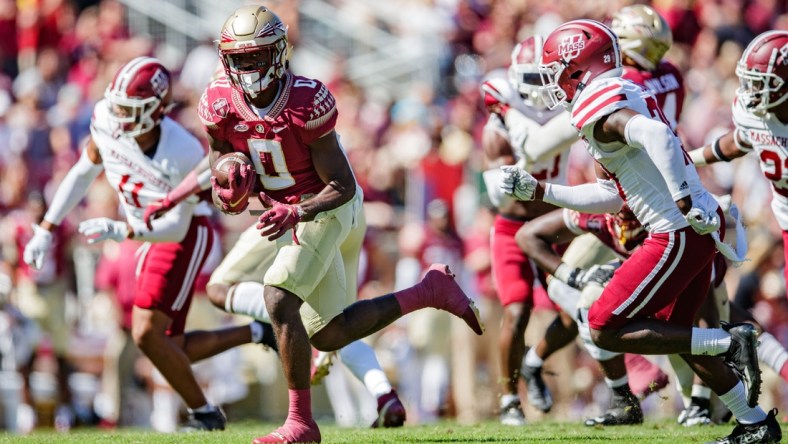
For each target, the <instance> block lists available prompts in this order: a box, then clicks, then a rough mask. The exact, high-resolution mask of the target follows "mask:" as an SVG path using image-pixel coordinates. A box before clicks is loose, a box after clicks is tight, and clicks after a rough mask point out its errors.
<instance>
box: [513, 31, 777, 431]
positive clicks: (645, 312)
mask: <svg viewBox="0 0 788 444" xmlns="http://www.w3.org/2000/svg"><path fill="white" fill-rule="evenodd" d="M540 71H541V73H542V77H543V83H544V86H543V87H542V92H543V93H544V96H545V98H546V100H547V101H548V104H549V105H550V106H552V107H556V106H559V105H563V106H565V107H566V108H567V109H568V110H569V111H570V112H571V115H572V125H573V126H574V127H575V128H576V129H577V130H578V131H580V133H581V136H582V137H583V139H584V141H585V142H586V148H587V149H588V151H589V153H590V154H591V155H592V156H593V157H594V159H595V160H596V162H597V176H598V178H599V179H598V181H597V183H595V184H584V185H579V186H574V187H566V186H561V185H556V184H550V183H544V184H541V183H539V182H538V181H537V180H536V179H535V178H534V177H533V176H532V175H530V174H529V173H527V172H526V171H524V170H523V169H521V168H518V167H503V169H504V173H505V174H504V176H503V178H502V180H501V183H500V186H501V188H502V190H503V191H504V192H505V193H506V194H509V195H511V196H514V197H516V198H518V199H521V200H543V201H545V202H548V203H553V204H555V205H558V206H562V207H565V208H570V209H575V210H578V211H583V212H590V213H610V212H616V211H618V210H619V209H620V208H621V206H622V205H623V203H625V202H626V203H627V205H628V206H629V208H630V209H631V210H632V212H633V213H634V214H635V216H636V217H637V219H638V220H639V221H640V222H641V224H642V225H643V226H644V227H645V229H646V230H647V231H648V232H649V237H648V238H647V239H646V240H645V241H644V242H643V245H642V246H641V247H640V248H638V249H637V250H636V251H635V252H634V253H633V254H632V256H630V258H629V259H627V260H626V261H625V262H624V264H623V265H622V266H621V268H619V269H618V270H617V271H616V273H615V274H614V275H613V278H612V279H611V281H610V283H609V284H608V285H607V286H606V287H605V289H604V291H603V292H602V295H601V296H600V297H599V299H598V300H597V301H596V302H594V304H593V305H592V306H591V308H590V309H589V313H588V323H589V327H590V330H591V339H592V340H593V341H594V343H595V344H596V345H597V346H599V347H601V348H604V349H606V350H610V351H615V352H632V353H639V354H671V353H679V354H682V357H683V358H684V359H685V360H686V361H687V363H688V364H689V365H690V366H691V367H692V368H693V370H695V372H696V373H697V374H698V375H699V376H701V378H702V379H703V380H704V382H706V383H707V384H708V385H709V387H711V389H712V390H714V392H715V393H717V394H718V396H719V397H720V399H721V400H722V401H723V402H724V403H725V405H726V406H727V407H728V408H729V409H730V410H731V411H732V412H733V414H734V415H736V418H737V420H738V421H739V425H738V426H737V427H736V428H735V429H734V430H733V433H732V434H731V436H729V437H727V438H725V441H724V442H729V441H734V440H740V439H747V440H750V442H775V441H779V440H780V438H781V437H782V431H781V430H780V426H779V424H778V422H777V420H776V418H775V415H776V411H774V410H773V411H772V412H770V413H769V414H767V413H766V412H764V411H763V410H762V409H761V408H760V407H759V406H758V394H759V391H760V369H759V368H758V361H757V351H756V347H757V341H756V330H755V328H754V327H753V326H752V325H750V324H735V325H730V324H726V325H724V326H723V328H706V329H703V328H693V327H692V324H693V321H694V318H695V314H696V312H697V311H698V308H699V306H700V305H701V303H702V302H703V300H704V299H705V297H706V294H707V291H708V287H709V284H710V278H711V270H712V262H713V259H714V255H715V254H716V251H717V250H719V251H720V252H721V253H723V254H725V255H726V256H727V257H729V258H730V259H731V260H734V261H742V260H743V259H744V258H743V256H744V254H743V251H741V250H743V248H741V247H742V245H740V244H737V247H740V248H739V251H736V250H734V249H733V248H731V246H730V245H727V244H725V243H723V241H722V239H723V238H724V234H725V233H724V225H721V223H720V219H721V218H722V217H723V216H722V212H721V210H720V208H719V205H718V204H717V201H716V200H715V199H714V198H713V197H712V195H711V194H710V193H709V192H708V191H706V190H705V189H704V188H703V186H702V185H701V183H700V179H699V177H698V174H697V171H696V170H695V167H694V165H692V162H691V161H690V160H689V156H688V155H687V154H686V152H685V151H684V150H683V148H682V146H681V141H680V140H679V139H678V137H677V136H676V134H675V133H674V132H673V131H672V130H671V128H670V126H669V123H668V122H667V119H665V118H664V116H663V115H662V113H661V111H660V109H659V106H658V105H657V103H656V100H655V99H654V96H653V95H651V94H650V93H648V92H646V91H644V90H643V89H642V88H641V87H639V86H637V85H635V84H634V83H631V82H630V81H628V80H625V79H622V78H621V71H622V69H621V52H620V48H619V46H618V38H617V37H616V35H615V34H614V33H613V31H611V30H610V29H609V28H608V27H607V26H605V25H603V24H601V23H599V22H596V21H593V20H573V21H570V22H567V23H565V24H563V25H561V26H559V27H558V28H557V29H556V30H555V31H553V32H552V33H551V34H550V36H548V37H547V39H546V40H545V44H544V50H543V52H542V62H541V64H540ZM761 100H763V99H762V98H761ZM737 240H738V237H737ZM744 247H746V246H744ZM559 268H560V267H559ZM559 272H560V270H556V273H559ZM565 273H568V274H569V275H570V276H574V277H575V278H577V277H578V276H577V274H578V270H577V269H575V270H569V271H565ZM718 355H721V356H718ZM728 364H730V367H729V366H728ZM739 377H741V378H742V379H743V382H744V384H742V381H740V380H739Z"/></svg>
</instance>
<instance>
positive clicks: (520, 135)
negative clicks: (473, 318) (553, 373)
mask: <svg viewBox="0 0 788 444" xmlns="http://www.w3.org/2000/svg"><path fill="white" fill-rule="evenodd" d="M541 52H542V37H541V36H538V35H536V36H532V37H528V38H526V39H524V40H523V41H522V42H520V43H519V44H517V45H516V46H515V48H514V50H513V51H512V61H511V65H510V66H509V70H508V75H507V73H506V71H503V70H497V71H492V72H490V73H489V74H487V75H486V76H485V78H484V81H483V82H482V85H481V95H482V99H483V100H484V104H485V107H486V108H487V110H488V111H489V112H490V117H489V119H488V121H487V123H486V124H485V126H484V130H483V133H482V146H483V148H484V152H485V156H486V160H487V164H488V167H487V168H488V170H486V171H485V172H484V175H483V177H484V180H485V183H486V184H487V191H488V194H489V197H490V201H491V202H492V203H493V205H495V206H496V207H497V210H498V214H497V215H496V216H495V225H494V230H493V235H492V240H491V243H492V249H493V267H492V270H493V278H494V279H495V284H496V287H497V290H498V291H497V293H498V299H499V300H500V301H501V305H502V306H503V307H504V313H503V320H502V323H501V334H500V339H499V353H500V359H501V368H502V369H503V371H504V375H505V377H504V378H503V379H502V381H501V382H502V383H503V395H502V396H501V399H500V421H501V423H502V424H505V425H512V426H518V425H524V424H525V415H524V414H523V410H522V407H521V406H520V397H519V395H518V389H517V387H518V382H519V378H520V377H523V378H524V379H525V381H526V383H527V386H528V401H529V402H530V403H531V405H533V406H534V407H536V408H537V409H539V410H541V411H543V412H548V411H550V409H551V408H552V406H553V399H552V396H551V394H550V391H549V390H548V388H547V386H546V385H545V383H544V380H543V379H542V373H541V368H542V367H541V365H540V366H538V367H529V368H533V369H534V371H529V372H527V373H522V372H521V363H522V361H523V356H524V355H525V349H526V346H525V329H526V327H527V326H528V321H529V319H530V316H531V310H532V309H533V307H534V287H535V285H534V284H535V282H536V280H537V279H538V278H539V276H538V275H537V274H536V273H535V271H536V270H535V268H534V266H533V264H532V263H531V261H530V259H529V258H528V256H526V255H525V254H523V252H522V250H520V248H519V247H518V246H517V243H516V242H515V233H517V230H519V229H521V228H522V227H523V226H524V225H527V224H528V223H529V221H531V220H533V219H535V218H538V217H539V216H541V215H544V214H547V213H548V212H550V211H554V210H557V209H556V207H555V206H553V205H549V204H546V203H544V202H523V201H518V200H516V199H512V198H511V197H509V196H505V195H503V194H502V193H501V192H499V191H498V187H497V181H498V178H499V176H500V175H501V174H502V172H501V170H500V168H499V167H500V166H501V165H514V164H515V163H517V164H519V165H522V166H523V168H525V169H526V170H527V171H529V172H531V174H533V175H534V176H535V177H539V178H541V179H543V180H544V179H549V180H551V181H556V182H559V183H565V182H566V173H567V165H568V159H569V156H568V151H569V147H570V146H571V145H572V143H574V142H576V141H577V131H575V129H574V128H572V125H570V124H569V113H567V112H565V111H564V110H562V109H554V110H549V109H547V106H546V105H545V103H544V101H542V99H541V97H540V96H539V94H538V92H537V89H538V87H539V85H541V79H540V77H539V70H538V63H539V60H540V57H541ZM569 322H570V323H571V320H570V321H569ZM564 336H568V335H564ZM570 340H571V338H570Z"/></svg>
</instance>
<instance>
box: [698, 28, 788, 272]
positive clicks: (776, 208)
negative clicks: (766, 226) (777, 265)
mask: <svg viewBox="0 0 788 444" xmlns="http://www.w3.org/2000/svg"><path fill="white" fill-rule="evenodd" d="M736 75H737V76H738V77H739V81H740V86H739V89H738V90H737V91H736V98H735V99H734V100H733V106H732V113H733V123H734V125H735V126H736V127H735V129H734V130H733V131H731V132H729V133H728V134H725V135H724V136H722V137H720V138H718V139H717V140H715V141H714V142H712V143H711V144H710V145H706V146H704V147H702V148H699V149H697V150H693V151H692V152H691V153H690V157H691V158H692V161H693V162H694V163H695V165H706V164H710V163H715V162H729V161H731V160H733V159H735V158H737V157H742V156H744V155H746V154H747V153H749V152H752V151H754V152H755V153H756V154H757V155H758V158H759V159H760V164H761V171H762V172H763V175H764V176H765V177H766V178H767V179H768V180H769V181H771V184H772V211H773V212H774V217H775V218H777V223H778V224H779V225H780V228H781V229H782V231H783V244H785V245H786V246H788V100H787V99H788V85H786V83H787V82H788V31H767V32H765V33H763V34H761V35H759V36H757V37H756V38H755V39H754V40H753V41H752V42H750V44H749V45H748V46H747V48H746V49H745V50H744V53H743V54H742V56H741V59H740V60H739V63H738V64H737V66H736ZM785 257H786V260H788V248H785ZM785 276H786V277H788V267H786V269H785Z"/></svg>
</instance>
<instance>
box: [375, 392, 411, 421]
mask: <svg viewBox="0 0 788 444" xmlns="http://www.w3.org/2000/svg"><path fill="white" fill-rule="evenodd" d="M403 424H405V406H404V405H402V401H400V400H399V396H397V391H396V390H392V391H390V392H388V393H386V394H385V395H383V396H381V397H380V398H378V419H376V420H375V422H373V423H372V428H373V429H375V428H378V427H402V425H403Z"/></svg>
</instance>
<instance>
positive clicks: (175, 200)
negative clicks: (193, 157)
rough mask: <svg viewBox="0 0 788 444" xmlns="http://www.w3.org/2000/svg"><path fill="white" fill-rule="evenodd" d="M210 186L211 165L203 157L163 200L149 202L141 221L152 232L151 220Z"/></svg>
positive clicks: (207, 159)
mask: <svg viewBox="0 0 788 444" xmlns="http://www.w3.org/2000/svg"><path fill="white" fill-rule="evenodd" d="M209 186H211V164H210V161H209V158H208V156H205V157H204V158H203V159H202V160H201V161H200V163H198V164H197V166H196V167H194V169H193V170H192V171H190V172H189V174H187V175H186V177H184V178H183V180H182V181H181V183H179V184H178V185H177V186H176V187H175V188H173V189H172V191H170V192H169V193H167V196H165V197H164V199H160V200H157V201H154V202H151V203H150V204H149V205H148V207H147V208H145V214H144V215H143V220H144V221H145V225H147V227H148V229H149V230H153V224H152V222H153V220H154V219H157V218H160V217H161V216H163V215H164V214H166V213H167V212H168V211H170V210H172V209H173V208H175V206H176V205H178V204H179V203H181V202H183V201H184V200H186V198H188V197H189V196H191V195H192V194H197V193H199V192H200V191H204V190H207V189H208V187H209Z"/></svg>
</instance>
